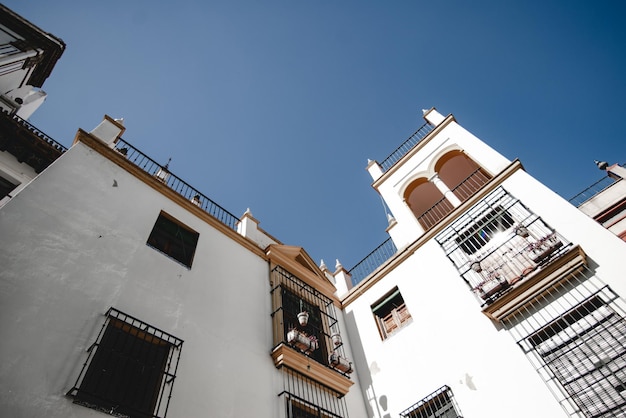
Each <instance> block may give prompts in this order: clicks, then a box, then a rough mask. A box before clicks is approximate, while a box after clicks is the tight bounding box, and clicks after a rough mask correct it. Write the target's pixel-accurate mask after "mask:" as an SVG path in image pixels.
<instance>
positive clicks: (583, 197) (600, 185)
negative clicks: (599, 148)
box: [569, 164, 623, 207]
mask: <svg viewBox="0 0 626 418" xmlns="http://www.w3.org/2000/svg"><path fill="white" fill-rule="evenodd" d="M620 165H622V167H623V164H620ZM618 180H619V179H614V178H612V177H609V176H605V177H602V178H601V179H600V180H598V181H596V182H595V183H593V184H592V185H591V186H589V187H587V188H586V189H585V190H583V191H582V192H580V193H578V194H577V195H576V196H574V197H572V198H570V199H569V202H570V203H571V204H572V205H574V206H576V207H580V206H581V205H582V204H583V203H585V202H586V201H588V200H590V199H592V198H593V197H595V196H596V195H598V194H599V193H601V192H603V191H604V190H606V189H607V188H609V187H610V186H612V185H613V184H614V183H616V182H617V181H618Z"/></svg>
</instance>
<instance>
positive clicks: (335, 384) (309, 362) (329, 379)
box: [272, 344, 354, 396]
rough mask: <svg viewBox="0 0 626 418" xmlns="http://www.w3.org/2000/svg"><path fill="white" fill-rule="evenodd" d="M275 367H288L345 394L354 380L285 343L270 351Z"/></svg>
mask: <svg viewBox="0 0 626 418" xmlns="http://www.w3.org/2000/svg"><path fill="white" fill-rule="evenodd" d="M272 359H274V365H275V366H276V368H281V367H283V366H286V367H289V368H290V369H293V370H295V371H297V372H298V373H300V374H303V375H305V376H307V377H309V378H311V379H313V380H315V381H316V382H319V383H321V384H322V385H324V386H326V387H328V388H330V389H332V390H334V391H336V392H339V393H340V394H341V395H342V396H345V395H346V394H347V393H348V391H349V390H350V386H352V385H353V384H354V382H353V381H352V380H350V379H348V378H347V377H345V376H344V375H342V374H341V373H339V372H338V371H335V370H333V369H331V368H329V367H326V366H324V365H322V364H320V363H318V362H317V361H315V360H313V359H311V358H310V357H308V356H305V355H304V354H302V353H299V352H297V351H296V350H294V349H293V348H291V347H288V346H287V345H285V344H280V345H279V346H278V347H276V348H275V349H274V351H272Z"/></svg>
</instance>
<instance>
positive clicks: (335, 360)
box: [328, 352, 352, 373]
mask: <svg viewBox="0 0 626 418" xmlns="http://www.w3.org/2000/svg"><path fill="white" fill-rule="evenodd" d="M328 363H329V364H330V365H331V366H332V367H334V368H335V369H337V370H339V371H342V372H344V373H352V362H351V361H348V359H347V358H344V357H342V356H340V355H339V354H337V353H335V352H332V353H331V354H330V356H328Z"/></svg>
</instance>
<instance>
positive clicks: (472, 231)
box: [456, 206, 515, 255]
mask: <svg viewBox="0 0 626 418" xmlns="http://www.w3.org/2000/svg"><path fill="white" fill-rule="evenodd" d="M513 225H515V221H514V220H513V218H512V217H511V214H509V212H507V211H506V210H504V209H503V208H502V207H500V206H498V207H496V208H495V209H493V210H492V211H490V212H489V213H488V214H487V215H485V216H484V217H483V218H482V219H481V220H479V221H478V222H476V223H475V224H474V225H472V226H471V227H470V228H468V229H467V230H466V231H464V232H463V233H461V234H459V237H458V238H457V239H456V240H457V243H458V244H459V245H460V247H461V248H462V249H463V251H464V252H465V253H466V254H470V255H471V254H474V253H475V252H476V251H478V250H479V249H481V248H482V247H484V246H485V245H487V243H488V242H489V241H491V239H492V238H494V237H495V236H496V235H497V234H499V233H502V232H504V231H506V230H507V229H509V228H511V227H512V226H513Z"/></svg>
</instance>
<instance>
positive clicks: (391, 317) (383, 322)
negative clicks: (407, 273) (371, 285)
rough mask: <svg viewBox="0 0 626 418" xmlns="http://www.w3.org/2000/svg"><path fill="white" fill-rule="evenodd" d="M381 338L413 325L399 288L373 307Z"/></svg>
mask: <svg viewBox="0 0 626 418" xmlns="http://www.w3.org/2000/svg"><path fill="white" fill-rule="evenodd" d="M372 312H373V313H374V317H375V318H376V323H377V324H378V329H379V331H380V335H381V337H382V338H383V340H384V339H386V338H388V337H389V336H390V335H392V334H393V333H395V332H396V331H398V330H399V329H400V328H402V327H404V326H406V325H408V324H410V323H411V320H412V319H411V314H410V313H409V310H408V309H407V307H406V305H405V304H404V299H403V298H402V295H401V294H400V291H399V290H398V288H397V287H396V288H394V289H393V290H392V291H391V292H389V293H388V294H387V295H385V296H384V297H383V298H382V299H380V300H379V301H378V302H376V303H375V304H374V305H373V306H372Z"/></svg>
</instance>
